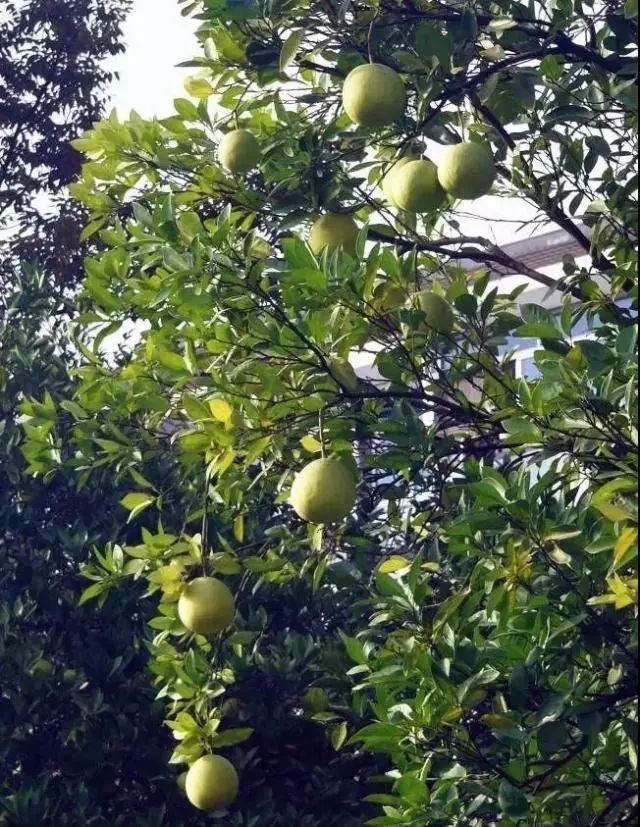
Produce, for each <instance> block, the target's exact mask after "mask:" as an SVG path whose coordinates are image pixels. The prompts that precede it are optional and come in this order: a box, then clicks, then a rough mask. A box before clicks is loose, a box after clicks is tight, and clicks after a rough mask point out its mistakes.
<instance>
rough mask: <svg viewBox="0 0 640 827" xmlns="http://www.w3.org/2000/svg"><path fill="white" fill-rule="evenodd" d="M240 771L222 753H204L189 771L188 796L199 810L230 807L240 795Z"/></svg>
mask: <svg viewBox="0 0 640 827" xmlns="http://www.w3.org/2000/svg"><path fill="white" fill-rule="evenodd" d="M238 787H239V782H238V773H237V772H236V770H235V767H234V766H233V764H232V763H231V762H230V761H227V759H226V758H223V757H222V756H221V755H203V756H202V758H198V760H197V761H195V762H194V763H193V764H192V765H191V767H190V768H189V772H188V773H187V778H186V781H185V790H186V793H187V798H188V799H189V801H190V802H191V803H192V804H193V806H194V807H197V808H198V809H199V810H220V809H222V808H223V807H228V806H229V805H230V804H231V803H232V802H233V800H234V799H235V797H236V796H237V795H238Z"/></svg>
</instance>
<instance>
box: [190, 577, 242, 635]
mask: <svg viewBox="0 0 640 827" xmlns="http://www.w3.org/2000/svg"><path fill="white" fill-rule="evenodd" d="M235 611H236V607H235V601H234V599H233V595H232V594H231V592H230V591H229V589H228V588H227V586H225V584H224V583H222V582H221V581H220V580H216V578H215V577H196V579H195V580H192V581H191V582H190V583H187V585H186V586H185V587H184V589H183V591H182V594H181V595H180V599H179V600H178V617H179V618H180V620H181V621H182V624H183V625H184V626H186V628H187V629H188V630H189V631H190V632H195V633H196V634H198V635H215V634H217V633H218V632H221V631H222V630H223V629H226V627H227V626H229V625H230V624H231V622H232V621H233V617H234V615H235Z"/></svg>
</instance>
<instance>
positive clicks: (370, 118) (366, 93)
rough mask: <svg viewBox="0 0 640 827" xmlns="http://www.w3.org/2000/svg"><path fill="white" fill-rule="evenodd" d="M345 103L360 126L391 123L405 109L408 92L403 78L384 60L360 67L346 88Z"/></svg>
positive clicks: (352, 74)
mask: <svg viewBox="0 0 640 827" xmlns="http://www.w3.org/2000/svg"><path fill="white" fill-rule="evenodd" d="M342 105H343V106H344V110H345V112H346V113H347V115H348V116H349V117H350V118H351V120H352V121H353V122H354V123H357V124H358V125H359V126H370V127H380V126H388V125H389V124H391V123H393V122H394V121H396V120H398V118H399V117H400V116H401V115H402V113H403V112H404V109H405V106H406V105H407V93H406V91H405V88H404V83H403V82H402V78H401V77H400V75H399V74H398V73H397V72H394V70H393V69H390V68H389V67H388V66H384V65H383V64H382V63H365V64H363V65H361V66H356V68H355V69H353V70H352V71H351V72H349V74H348V75H347V77H346V79H345V82H344V86H343V87H342Z"/></svg>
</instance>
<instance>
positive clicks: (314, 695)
mask: <svg viewBox="0 0 640 827" xmlns="http://www.w3.org/2000/svg"><path fill="white" fill-rule="evenodd" d="M302 706H303V709H304V711H305V712H306V713H307V714H308V715H317V713H318V712H326V711H327V709H328V708H329V696H328V695H327V693H326V691H325V690H324V689H321V688H320V687H319V686H312V687H311V688H310V689H307V691H306V692H305V693H304V697H303V698H302Z"/></svg>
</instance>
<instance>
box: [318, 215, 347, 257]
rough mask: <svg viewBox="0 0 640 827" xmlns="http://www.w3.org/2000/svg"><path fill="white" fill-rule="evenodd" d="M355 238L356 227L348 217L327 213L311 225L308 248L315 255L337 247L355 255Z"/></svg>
mask: <svg viewBox="0 0 640 827" xmlns="http://www.w3.org/2000/svg"><path fill="white" fill-rule="evenodd" d="M357 238H358V225H357V224H356V222H355V221H354V220H353V218H352V217H351V216H350V215H339V214H337V213H327V215H322V216H320V218H319V219H318V220H317V221H315V222H314V223H313V225H312V227H311V230H310V232H309V247H311V249H312V250H313V252H314V253H315V254H316V255H319V254H320V253H321V252H322V251H323V250H325V249H329V250H335V249H336V248H337V247H342V248H343V250H346V251H347V252H348V253H351V255H355V252H356V240H357Z"/></svg>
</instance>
